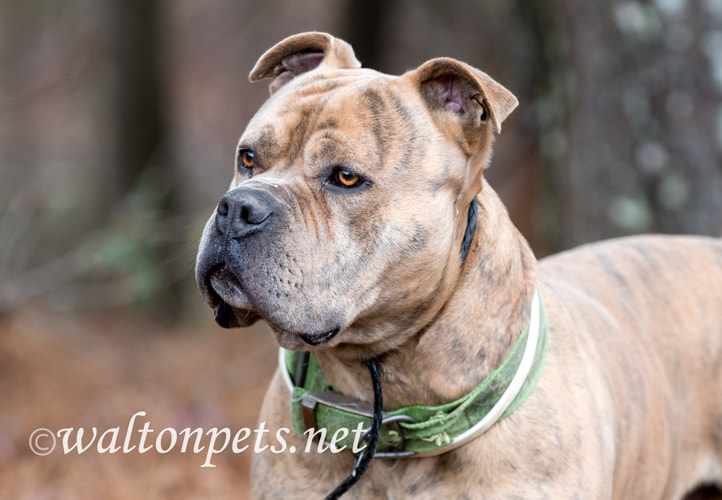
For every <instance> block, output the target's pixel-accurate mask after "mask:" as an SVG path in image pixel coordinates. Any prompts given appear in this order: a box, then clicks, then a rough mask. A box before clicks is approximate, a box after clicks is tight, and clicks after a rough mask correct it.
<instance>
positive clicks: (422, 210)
mask: <svg viewBox="0 0 722 500" xmlns="http://www.w3.org/2000/svg"><path fill="white" fill-rule="evenodd" d="M250 76H251V80H254V81H255V80H259V79H262V78H272V83H271V97H270V99H269V100H268V101H267V102H266V103H265V104H264V105H263V106H262V107H261V109H260V110H259V111H258V113H257V114H256V115H255V116H254V117H253V119H252V120H251V122H250V123H249V125H248V128H247V129H246V131H245V132H244V133H243V135H242V136H241V139H240V142H239V145H238V152H237V165H236V170H235V176H234V179H233V181H232V183H231V186H230V188H229V190H228V192H227V193H226V194H225V195H224V196H223V198H222V199H221V201H220V203H219V204H218V207H217V209H216V210H215V211H214V213H213V214H212V215H211V218H210V220H209V221H208V224H207V226H206V228H205V231H204V233H203V238H202V242H201V245H200V250H199V254H198V261H197V268H196V273H197V281H198V284H199V286H200V289H201V291H202V293H203V296H204V298H205V300H206V301H207V302H208V304H209V305H210V306H211V307H213V308H214V309H215V311H216V319H217V321H218V323H219V324H220V325H221V326H224V327H227V328H230V327H243V326H248V325H250V324H252V323H254V322H255V321H256V320H258V319H260V318H263V319H264V320H265V321H267V322H268V324H269V325H270V326H271V328H272V330H273V332H274V333H275V336H276V339H277V340H278V343H279V344H280V345H281V346H283V347H285V348H287V349H292V350H297V351H300V350H310V351H311V352H312V353H313V355H314V357H315V358H316V359H317V360H318V362H319V364H320V366H321V368H322V370H323V372H324V374H325V375H326V377H327V378H328V380H329V381H330V382H331V384H332V385H333V386H334V387H335V388H336V389H337V390H338V391H340V392H341V393H343V394H345V395H348V396H351V397H355V398H359V399H361V400H366V401H371V400H372V399H373V394H372V389H371V381H370V378H369V374H368V371H367V369H366V367H365V366H364V364H363V362H364V361H365V360H368V359H370V358H375V359H377V360H378V362H379V366H380V369H381V372H382V385H383V392H384V402H385V408H386V409H394V408H399V407H401V406H405V405H421V404H423V405H439V404H442V403H445V402H448V401H452V400H454V399H456V398H459V397H461V396H463V395H464V394H466V393H468V392H469V391H471V390H472V389H473V388H474V387H476V386H477V384H479V382H480V380H482V379H483V378H484V377H485V376H487V375H488V374H489V373H490V372H491V371H492V370H494V368H496V367H497V366H498V365H499V364H500V363H501V361H502V360H503V359H504V357H505V356H506V354H507V353H508V352H509V350H510V348H511V346H512V344H513V343H514V342H515V340H516V339H517V337H518V335H519V333H520V332H521V331H522V330H524V328H525V326H526V325H527V323H528V322H529V316H530V312H529V311H530V303H531V301H532V297H533V295H534V291H535V289H537V288H538V290H539V291H540V294H541V296H542V298H543V301H544V303H545V305H546V311H547V314H548V319H549V325H550V329H549V337H548V338H549V349H548V353H547V357H546V364H545V366H544V368H543V371H542V374H541V378H540V380H539V383H538V385H537V387H536V390H535V391H534V392H533V393H532V394H531V396H530V397H529V398H528V399H527V400H526V401H525V402H524V403H523V404H522V405H521V407H520V408H518V409H517V410H516V411H515V412H514V413H512V414H511V415H510V416H509V417H507V418H505V419H503V420H501V421H499V422H498V423H496V424H495V425H494V426H493V427H492V428H491V429H490V430H488V432H486V433H485V434H483V435H481V436H480V437H478V438H476V439H475V440H473V441H472V442H470V443H468V444H466V445H464V446H462V447H460V448H458V449H456V450H454V451H450V452H448V453H445V454H442V455H440V456H438V457H432V458H419V459H414V458H411V459H406V460H399V461H398V462H397V463H395V462H389V461H383V460H376V461H374V462H373V463H372V464H371V467H370V469H369V472H368V474H367V475H366V476H365V477H363V478H362V479H361V480H360V482H359V483H358V485H357V486H355V487H354V489H352V490H351V491H350V493H349V496H353V497H354V498H394V499H400V498H409V499H411V498H413V499H419V498H428V499H439V498H484V499H492V498H505V499H512V498H514V499H522V498H523V499H530V498H540V499H541V498H545V499H562V498H565V499H566V498H569V499H572V498H576V499H583V500H588V499H597V498H599V499H602V498H616V499H635V500H636V499H662V498H663V499H676V498H680V497H681V496H683V495H684V494H685V493H686V492H687V491H689V490H690V489H692V488H693V487H694V486H695V485H698V484H701V483H705V484H720V483H722V241H720V240H717V239H713V238H704V237H662V236H647V237H635V238H626V239H618V240H613V241H609V242H604V243H599V244H594V245H587V246H583V247H581V248H578V249H575V250H571V251H568V252H564V253H562V254H560V255H557V256H554V257H550V258H546V259H544V260H542V261H541V262H537V260H536V259H535V258H534V255H533V254H532V252H531V250H530V249H529V246H528V244H527V243H526V241H525V240H524V238H523V237H522V236H521V235H520V234H519V232H518V231H517V229H516V228H515V227H514V226H513V224H512V223H511V221H510V219H509V217H508V215H507V211H506V210H505V208H504V206H503V205H502V203H501V201H500V200H499V198H498V196H497V195H496V193H495V192H494V191H493V190H492V188H491V187H490V186H489V185H488V184H487V183H486V181H485V180H484V177H483V175H482V174H483V171H484V169H485V168H486V167H487V165H488V164H489V160H490V157H491V146H492V142H493V139H494V136H495V134H497V133H499V132H500V130H501V124H502V122H503V121H504V119H505V118H506V117H507V116H508V115H509V113H510V112H511V111H512V110H513V109H514V107H515V106H516V105H517V100H516V98H515V97H514V96H513V95H512V94H511V93H510V92H509V91H508V90H506V89H505V88H503V87H502V86H501V85H499V84H498V83H497V82H495V81H494V80H492V79H491V78H490V77H489V76H488V75H486V74H485V73H483V72H481V71H479V70H477V69H475V68H472V67H470V66H468V65H466V64H464V63H462V62H459V61H456V60H454V59H448V58H442V59H434V60H431V61H429V62H427V63H425V64H423V65H421V66H420V67H419V68H418V69H415V70H412V71H409V72H407V73H406V74H404V75H401V76H389V75H385V74H381V73H378V72H376V71H373V70H370V69H362V68H361V65H360V64H359V62H358V61H357V60H356V58H355V56H354V54H353V51H352V49H351V47H350V46H349V45H348V44H347V43H345V42H343V41H341V40H339V39H336V38H333V37H331V36H329V35H327V34H324V33H305V34H300V35H296V36H293V37H290V38H288V39H286V40H283V41H282V42H280V43H279V44H278V45H276V46H275V47H273V48H271V49H270V50H269V51H268V52H266V53H265V54H264V55H263V56H262V57H261V59H260V60H259V61H258V63H257V64H256V66H255V68H254V69H253V71H252V72H251V75H250ZM473 199H476V200H477V201H478V207H479V208H478V216H477V218H476V222H475V223H476V231H475V233H474V238H473V240H472V242H471V247H470V249H469V252H468V255H467V256H466V258H462V255H461V253H460V251H459V249H460V246H461V243H462V238H463V237H464V234H465V233H466V226H467V220H468V219H467V208H468V207H469V205H470V203H471V202H472V200H473ZM289 399H290V395H289V391H288V389H287V387H286V385H285V384H284V381H283V378H282V376H281V373H280V371H279V372H278V373H277V374H276V376H275V378H274V379H273V381H272V382H271V386H270V388H269V390H268V394H267V396H266V400H265V403H264V405H263V408H262V410H261V417H260V419H261V421H263V422H265V425H266V426H267V428H270V429H271V434H270V435H271V436H273V435H274V433H275V431H276V429H279V428H290V426H291V424H290V417H289ZM286 440H287V442H288V443H289V444H291V445H294V446H296V448H297V449H299V450H300V449H302V448H303V447H304V446H305V438H304V437H303V436H297V435H295V434H292V435H286ZM352 464H353V456H352V455H351V453H349V452H344V453H342V454H339V455H334V454H331V453H325V454H317V453H295V454H293V453H290V452H286V453H283V454H271V453H259V454H257V455H255V456H254V457H253V467H252V481H253V490H254V494H255V496H256V497H257V498H273V499H276V498H303V499H306V498H322V497H323V496H324V495H325V494H327V493H328V492H329V491H331V490H332V489H333V487H334V486H335V485H336V484H338V483H339V482H341V481H342V480H343V479H344V478H345V477H346V476H347V475H348V473H349V471H350V469H351V467H352Z"/></svg>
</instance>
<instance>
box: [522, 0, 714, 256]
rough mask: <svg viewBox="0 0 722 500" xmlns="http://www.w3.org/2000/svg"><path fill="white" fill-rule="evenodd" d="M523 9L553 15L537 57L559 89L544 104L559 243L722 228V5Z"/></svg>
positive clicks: (532, 5)
mask: <svg viewBox="0 0 722 500" xmlns="http://www.w3.org/2000/svg"><path fill="white" fill-rule="evenodd" d="M518 5H519V6H520V7H522V5H523V7H522V9H529V10H531V11H533V12H532V17H531V18H530V19H531V21H532V23H536V24H537V25H541V24H542V23H539V22H536V21H534V20H535V19H536V20H543V19H546V20H547V21H546V22H545V23H543V24H544V26H545V27H544V28H543V29H541V30H540V31H539V32H538V36H537V40H539V44H538V45H537V47H538V48H537V54H538V56H539V57H540V58H541V59H542V60H544V61H549V62H550V64H547V65H546V66H547V71H545V72H544V73H543V78H545V80H546V81H548V82H549V83H550V84H551V85H550V86H549V87H548V89H547V98H544V99H541V100H538V101H537V103H536V108H537V115H538V118H539V121H538V137H539V142H540V161H541V162H542V164H543V165H544V166H545V168H548V169H550V170H551V172H552V173H551V179H553V184H551V185H548V188H549V189H551V190H552V192H553V193H554V195H553V198H555V199H557V200H558V203H559V204H558V207H557V209H556V214H555V217H554V218H558V219H557V221H558V225H559V228H560V231H559V236H560V238H559V240H558V243H557V245H555V246H556V247H557V248H564V247H568V246H571V245H575V244H579V243H583V242H587V241H592V240H597V239H602V238H607V237H611V236H618V235H623V234H632V233H641V232H666V233H706V234H716V235H719V234H722V195H721V193H722V135H721V133H720V132H721V131H722V106H721V102H720V98H721V97H722V3H720V2H714V1H701V2H682V1H671V0H670V1H662V0H656V1H653V2H634V1H631V2H630V1H615V2H574V1H570V0H552V1H549V2H528V3H527V2H519V3H518ZM550 27H551V29H549V28H550ZM548 228H549V227H548V226H547V229H548ZM557 248H555V249H557Z"/></svg>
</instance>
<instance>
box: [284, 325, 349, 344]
mask: <svg viewBox="0 0 722 500" xmlns="http://www.w3.org/2000/svg"><path fill="white" fill-rule="evenodd" d="M339 331H341V329H340V328H334V329H333V330H328V331H326V332H312V333H300V332H296V333H294V335H296V336H297V337H298V338H300V339H301V340H303V341H304V342H305V343H307V344H308V345H311V346H314V347H319V346H322V345H325V344H327V343H328V342H329V341H330V340H331V339H332V338H334V337H335V336H336V334H338V332H339Z"/></svg>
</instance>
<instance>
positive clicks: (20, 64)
mask: <svg viewBox="0 0 722 500" xmlns="http://www.w3.org/2000/svg"><path fill="white" fill-rule="evenodd" d="M307 30H322V31H328V32H331V33H333V34H335V35H337V36H340V37H342V38H344V39H346V40H347V41H349V42H350V43H351V44H352V45H353V46H354V49H355V50H356V53H357V56H358V58H359V59H360V60H361V62H362V63H363V65H364V66H367V67H373V68H375V69H379V70H381V71H384V72H388V73H394V74H400V73H402V72H404V71H406V70H407V69H411V68H414V67H416V66H418V65H420V64H421V63H423V62H424V61H426V60H428V59H430V58H433V57H438V56H451V57H455V58H457V59H461V60H463V61H465V62H468V63H470V64H472V65H474V66H476V67H478V68H481V69H483V70H484V71H486V72H487V73H489V74H490V75H492V76H493V77H494V78H495V79H497V80H498V81H499V82H501V83H502V84H503V85H505V86H506V87H507V88H509V89H510V90H511V91H512V92H514V93H515V94H516V95H517V96H518V97H519V101H520V106H519V108H518V109H517V110H516V111H515V112H514V113H513V114H512V115H511V116H510V118H509V119H508V121H507V122H506V123H505V125H504V131H503V133H502V135H501V136H500V137H499V139H498V141H497V146H496V150H495V151H496V152H495V156H494V160H493V162H492V167H491V169H490V170H489V171H488V177H489V179H490V182H491V183H492V185H493V186H494V187H495V188H496V190H497V191H498V192H499V193H500V194H501V196H502V198H503V199H504V201H505V203H506V204H507V206H508V207H509V209H510V213H511V215H512V218H513V219H514V221H515V222H516V224H517V225H518V226H519V228H520V229H521V230H522V232H523V233H524V234H525V236H526V237H527V238H528V239H529V241H530V242H531V243H532V246H533V248H534V250H535V252H536V253H537V255H538V256H540V257H541V256H544V255H547V254H549V253H553V252H557V251H559V250H563V249H565V248H569V247H571V246H574V245H577V244H581V243H584V242H588V241H593V240H597V239H602V238H608V237H613V236H619V235H626V234H633V233H643V232H665V233H701V234H711V235H718V236H719V235H722V1H720V0H700V1H695V2H688V1H685V0H648V1H621V0H613V1H603V2H602V1H597V2H594V1H587V2H578V1H574V0H539V1H533V2H532V1H527V0H459V1H445V0H417V1H412V0H386V1H380V0H367V1H361V0H333V1H332V0H308V1H305V2H293V1H291V0H264V1H259V0H204V1H197V0H175V1H163V0H125V1H121V0H116V1H112V0H106V1H100V2H98V1H92V0H72V1H71V0H54V1H42V0H22V1H21V0H0V498H43V499H46V498H48V499H52V498H93V497H96V498H99V497H102V498H244V497H245V496H246V494H247V492H246V487H247V478H248V463H249V460H250V457H249V456H244V455H241V456H233V455H230V454H229V455H227V456H225V455H224V456H223V457H221V459H220V460H219V461H220V465H219V467H217V468H216V469H213V470H209V469H201V468H200V467H199V465H200V463H202V460H199V459H200V457H197V456H193V455H190V456H180V455H170V456H163V455H159V454H155V456H150V455H148V456H140V455H137V454H136V455H133V454H131V455H129V456H103V457H98V456H97V455H95V456H93V457H88V456H80V457H77V456H76V457H64V456H62V455H60V453H59V452H56V453H54V454H52V455H50V456H48V457H36V456H35V455H33V454H32V453H31V452H30V450H29V448H28V445H27V439H28V436H29V435H30V433H31V432H32V430H33V429H35V428H36V427H48V428H51V429H58V428H61V427H63V426H76V427H77V426H82V425H85V426H88V427H91V426H93V425H95V426H98V427H99V428H108V427H114V426H121V427H123V426H124V425H125V424H126V423H127V421H128V418H129V417H130V415H132V414H133V413H134V412H135V411H139V410H144V411H147V412H148V413H149V420H150V421H151V423H152V426H153V427H156V428H162V427H164V426H167V425H173V426H187V425H191V426H204V427H205V428H210V427H223V426H229V427H231V428H233V429H238V428H240V427H243V426H253V425H255V419H256V415H257V411H258V405H259V404H260V400H261V398H262V394H263V391H264V390H265V386H266V384H267V382H268V378H269V377H270V374H271V373H272V371H273V368H274V363H275V347H274V345H273V341H272V338H271V336H270V334H269V333H268V332H266V331H265V330H264V327H263V326H259V327H257V328H256V327H254V328H252V329H249V330H248V331H242V332H230V333H229V332H225V331H221V330H220V329H218V328H216V327H215V326H214V324H213V320H212V314H211V312H210V310H208V309H207V308H206V307H205V306H204V305H203V304H202V303H201V301H200V298H199V296H198V293H197V292H196V290H195V284H194V281H193V274H192V270H193V264H194V258H195V249H196V246H197V243H198V239H199V236H200V233H201V229H202V226H203V224H204V222H205V220H206V218H207V217H208V215H209V214H210V213H211V210H213V208H214V207H215V204H216V202H217V201H218V199H219V198H220V196H221V195H222V193H223V192H224V190H225V189H226V187H227V185H228V182H229V181H230V179H231V175H232V169H233V156H234V149H235V144H236V141H237V139H238V137H239V136H240V134H241V132H242V131H243V129H244V127H245V124H246V123H247V121H248V119H249V118H250V117H251V116H252V114H253V113H254V111H255V110H256V109H257V108H258V107H259V106H260V104H261V103H262V102H263V100H264V99H265V98H266V96H267V85H266V83H265V82H264V83H259V84H254V85H252V84H250V83H248V79H247V75H248V72H249V71H250V69H251V67H252V66H253V64H254V62H255V61H256V59H257V58H258V56H260V54H261V53H263V52H264V51H265V50H266V49H267V48H269V47H270V46H272V45H273V44H275V43H276V42H277V41H279V40H281V39H282V38H284V37H285V36H288V35H290V34H293V33H296V32H300V31H307ZM103 426H105V427H103Z"/></svg>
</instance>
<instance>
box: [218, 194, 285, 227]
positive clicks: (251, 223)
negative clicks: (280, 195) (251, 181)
mask: <svg viewBox="0 0 722 500" xmlns="http://www.w3.org/2000/svg"><path fill="white" fill-rule="evenodd" d="M274 205H275V201H274V199H273V197H272V196H271V195H269V194H268V193H266V192H265V191H258V190H256V189H244V188H237V189H234V190H233V191H229V192H228V193H226V195H225V196H224V197H223V199H221V201H220V202H219V203H218V208H217V209H216V227H217V228H218V231H219V232H220V233H221V234H224V235H227V236H228V237H230V238H243V237H244V236H248V235H249V234H251V233H253V232H255V231H259V230H261V229H262V228H263V227H264V226H265V225H266V224H267V223H268V221H269V219H270V218H271V215H272V214H273V208H274Z"/></svg>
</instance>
